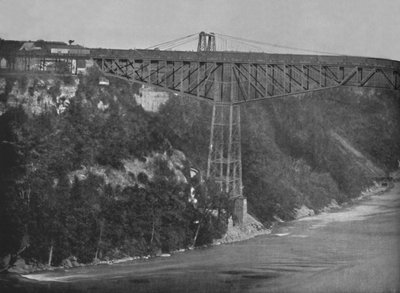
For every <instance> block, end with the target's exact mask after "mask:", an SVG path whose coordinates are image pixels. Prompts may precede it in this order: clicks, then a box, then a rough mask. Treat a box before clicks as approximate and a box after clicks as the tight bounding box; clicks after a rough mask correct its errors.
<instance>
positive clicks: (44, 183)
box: [0, 69, 400, 265]
mask: <svg viewBox="0 0 400 293" xmlns="http://www.w3.org/2000/svg"><path fill="white" fill-rule="evenodd" d="M99 76H100V73H99V72H98V71H96V70H95V69H93V70H91V71H90V72H89V75H86V76H80V77H79V78H73V77H63V78H60V77H55V76H50V77H46V78H42V77H37V76H36V77H35V76H29V77H27V76H20V77H18V78H10V77H7V78H3V79H2V80H1V79H0V81H1V83H2V84H0V89H1V90H0V215H1V220H2V221H1V224H0V239H1V246H0V257H1V258H2V259H3V260H5V261H4V262H7V261H6V260H8V263H12V262H13V260H15V259H16V256H17V255H18V254H19V255H20V256H22V257H23V258H25V259H26V260H28V261H30V262H31V263H34V262H37V263H48V264H52V265H58V264H61V263H62V262H63V260H65V259H66V258H69V257H71V256H75V257H77V259H78V261H79V262H85V263H89V262H92V261H93V260H98V259H111V258H116V257H124V256H128V255H129V256H140V255H148V254H153V255H154V254H158V253H160V252H170V251H173V250H177V249H180V248H186V247H190V246H192V245H203V244H207V243H211V241H212V239H213V238H216V237H220V236H221V235H222V234H223V233H224V232H225V230H226V225H227V218H228V217H229V215H230V211H231V204H232V203H231V202H229V200H227V197H228V195H226V194H223V193H220V192H219V191H218V189H217V188H216V186H214V185H213V184H212V183H211V182H207V183H203V184H200V186H199V182H198V181H196V182H193V180H192V179H191V178H190V176H189V168H190V167H196V168H198V169H200V170H201V173H203V174H205V171H206V166H207V155H208V153H207V152H208V143H209V137H210V126H211V109H212V105H211V104H209V103H207V102H202V101H198V100H195V99H190V98H186V97H176V96H171V98H170V99H169V101H168V102H167V103H166V104H165V105H163V106H162V107H161V108H160V111H159V112H158V113H147V112H145V111H144V110H143V108H142V107H141V106H140V105H137V104H136V103H135V100H134V99H133V95H134V94H137V93H138V86H137V85H132V84H129V83H127V82H125V81H122V80H119V79H110V86H106V87H102V86H99V84H98V81H99ZM399 101H400V95H399V94H398V93H395V92H394V91H388V90H378V89H361V88H340V89H331V90H326V91H320V92H317V93H313V94H307V95H297V96H293V97H287V98H282V99H272V100H268V101H264V102H257V103H249V104H246V105H244V106H243V107H242V108H241V114H242V158H243V162H242V163H243V184H244V195H245V196H246V197H247V198H248V203H249V212H250V213H251V214H252V215H254V216H256V217H257V218H258V219H259V220H261V221H262V222H263V223H264V224H266V225H269V224H270V223H271V222H273V221H275V220H277V219H278V218H280V219H283V220H290V219H293V218H294V217H295V216H296V210H297V209H300V208H302V207H304V206H305V207H308V208H310V209H313V210H314V211H316V212H318V211H319V210H321V209H322V208H323V207H324V206H326V205H328V204H329V203H331V201H332V200H335V201H337V202H339V203H342V202H345V201H347V200H349V199H350V198H352V197H355V196H358V195H359V194H360V192H361V191H362V190H363V189H365V188H367V187H368V186H370V185H372V184H373V181H374V180H376V179H377V178H382V177H385V176H387V174H388V172H390V171H393V170H394V169H396V168H397V166H398V160H399V159H400V132H399V131H398V130H399V129H400V104H399V103H400V102H399ZM191 186H197V188H196V197H197V203H195V202H194V201H193V198H191V196H190V189H191ZM213 210H218V211H220V213H219V214H218V215H215V213H213ZM224 211H225V212H224ZM13 258H14V259H13Z"/></svg>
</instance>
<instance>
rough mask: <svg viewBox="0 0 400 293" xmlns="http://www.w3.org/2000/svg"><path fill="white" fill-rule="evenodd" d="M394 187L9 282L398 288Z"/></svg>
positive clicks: (47, 287) (133, 287) (63, 288)
mask: <svg viewBox="0 0 400 293" xmlns="http://www.w3.org/2000/svg"><path fill="white" fill-rule="evenodd" d="M394 186H395V188H392V189H391V190H390V191H388V190H387V191H386V192H384V193H381V192H378V193H377V194H370V195H369V196H365V197H364V198H363V199H360V200H359V201H358V202H356V203H355V204H354V205H352V204H349V205H348V206H347V207H344V208H341V209H340V210H336V211H332V212H327V213H325V214H324V213H321V214H318V215H315V216H313V217H304V218H302V219H299V220H295V221H291V222H285V223H281V224H279V225H277V226H280V228H281V231H277V230H274V231H273V233H271V235H265V236H261V237H256V238H254V239H251V240H248V241H242V242H236V243H232V244H229V245H219V246H213V247H210V248H207V249H195V250H192V251H190V252H187V253H178V254H176V255H174V256H173V257H170V258H162V257H159V258H154V259H152V260H151V261H132V262H127V263H121V264H115V265H112V266H111V265H99V266H87V267H82V268H76V269H72V270H65V271H54V272H41V273H34V274H30V275H26V276H24V277H26V278H22V277H19V279H18V280H15V281H14V282H15V283H14V284H15V286H14V285H13V284H10V283H9V285H8V286H9V288H11V287H12V286H14V287H13V288H18V287H17V286H19V288H21V287H24V288H26V287H27V286H32V287H34V288H37V290H31V291H28V292H41V293H42V292H63V293H66V292H68V293H69V292H74V293H77V292H87V291H91V292H121V293H122V292H123V293H127V292H132V291H134V292H146V293H147V292H151V293H154V292H174V293H177V292H252V293H254V292H296V293H297V292H302V293H303V292H307V293H309V292H371V293H376V292H397V291H398V289H400V286H399V283H398V280H399V279H398V276H399V274H398V273H399V263H398V258H397V256H398V244H399V236H400V234H399V232H400V231H399V229H398V219H399V216H400V184H399V183H395V185H394ZM284 229H285V231H283V230H284ZM305 279H307V282H304V280H305ZM0 285H1V284H0ZM0 287H1V286H0ZM29 288H31V287H29ZM0 289H1V288H0ZM5 292H8V291H5ZM12 292H15V291H12ZM16 292H26V290H25V291H23V290H20V291H16Z"/></svg>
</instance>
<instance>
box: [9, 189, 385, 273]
mask: <svg viewBox="0 0 400 293" xmlns="http://www.w3.org/2000/svg"><path fill="white" fill-rule="evenodd" d="M385 183H387V182H385ZM392 187H393V183H391V182H389V183H387V184H384V182H381V183H378V182H377V183H376V184H375V185H374V186H372V187H370V188H368V189H367V190H365V191H364V192H362V193H361V194H360V196H359V197H357V198H355V199H352V200H351V201H350V202H346V203H344V204H343V205H338V204H337V203H336V202H334V201H332V202H331V203H330V204H329V205H328V206H327V207H325V208H323V209H322V210H320V211H318V212H317V213H316V214H314V211H313V210H311V209H308V208H307V207H301V208H299V209H297V210H295V211H294V212H295V213H296V219H297V220H298V219H302V218H310V219H312V218H313V217H314V216H318V215H321V214H322V215H323V214H329V213H331V212H333V211H338V210H340V209H343V208H346V207H349V206H351V205H354V204H357V203H359V202H361V201H363V200H367V199H368V198H370V197H371V196H373V195H379V194H381V193H383V192H386V191H388V190H390V189H391V188H392ZM287 223H289V222H287ZM282 225H283V226H284V225H286V223H285V222H284V221H282V220H280V219H278V218H277V219H276V222H275V223H273V225H271V227H269V228H266V227H264V225H262V224H261V223H260V222H259V221H257V220H256V219H255V218H254V217H252V216H251V215H247V217H246V221H245V223H244V225H243V226H241V227H240V226H234V225H233V222H232V220H229V222H228V230H227V233H226V234H225V235H224V236H223V237H222V238H221V239H216V240H214V241H213V243H212V244H211V246H217V245H221V244H227V243H235V242H240V241H244V240H249V239H252V238H254V237H257V236H262V235H269V234H271V233H273V234H274V235H275V234H277V235H278V236H281V234H282V235H284V234H285V233H280V232H282V231H281V230H282V229H281V228H280V226H282ZM278 231H280V232H278ZM188 250H192V249H180V250H178V251H174V252H171V254H158V255H155V256H150V255H147V256H136V257H132V256H126V257H124V258H120V259H110V260H96V261H94V262H92V263H89V264H81V263H78V262H76V259H75V261H74V260H72V261H66V262H64V265H63V266H57V267H54V266H47V265H42V264H39V265H32V264H26V263H25V261H24V260H23V259H19V260H17V262H16V265H15V266H14V267H12V268H11V269H9V272H10V273H17V274H20V275H24V276H27V275H29V274H32V273H46V272H52V271H68V270H70V269H74V268H79V267H91V266H97V265H113V264H121V263H131V262H143V261H148V260H152V259H155V258H159V257H163V258H165V257H169V256H171V255H176V254H181V253H183V252H185V251H188Z"/></svg>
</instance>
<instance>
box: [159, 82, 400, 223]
mask: <svg viewBox="0 0 400 293" xmlns="http://www.w3.org/2000/svg"><path fill="white" fill-rule="evenodd" d="M399 101H400V99H399V96H398V94H396V93H394V92H393V91H383V90H382V91H379V90H373V89H370V90H368V89H361V90H360V89H336V90H327V91H325V92H317V93H315V94H308V95H300V96H298V97H291V98H286V99H276V100H270V101H264V102H259V103H253V104H252V103H250V104H247V105H244V106H242V108H241V113H242V116H241V117H242V124H241V127H242V165H243V185H244V194H245V196H246V197H247V199H248V203H249V211H250V213H252V214H254V215H255V216H256V217H257V218H258V219H260V220H261V221H263V222H264V223H270V222H271V221H274V220H275V219H276V216H277V217H279V218H281V219H284V220H289V219H293V218H294V217H295V209H296V208H300V207H301V206H302V205H306V206H307V207H309V208H312V209H314V210H315V211H318V210H320V209H322V208H323V207H324V206H326V205H328V204H329V203H330V202H331V201H332V199H334V200H336V201H337V202H339V203H341V202H344V201H346V200H348V199H349V198H351V197H355V196H358V195H359V194H360V191H362V190H363V189H365V188H367V187H368V186H370V185H372V184H373V180H376V179H379V177H380V176H386V175H385V174H387V172H389V171H391V170H393V169H395V168H396V167H397V160H399V159H400V147H399V146H400V132H399V131H398V129H399V127H400V106H399ZM172 111H174V112H173V113H176V114H175V115H171V114H170V113H171V112H172ZM210 113H211V105H206V104H201V103H200V102H197V101H194V102H191V103H189V102H188V101H187V99H185V98H181V99H179V98H175V99H174V100H173V101H172V100H171V101H170V102H169V103H168V104H167V105H166V106H165V107H164V109H162V111H161V116H162V119H164V120H163V121H164V122H163V125H166V127H168V128H170V129H173V130H174V132H173V133H167V135H168V137H169V138H170V139H171V140H174V141H179V144H180V147H181V148H182V149H185V152H186V154H187V155H188V156H189V157H191V158H198V157H200V156H201V157H202V158H203V163H204V162H205V160H204V158H206V156H207V146H208V145H207V143H208V136H209V129H210V121H211V119H210ZM170 126H171V127H170ZM187 137H190V139H185V138H187ZM199 166H200V167H201V168H203V169H205V167H206V166H205V165H204V164H202V163H201V161H200V160H199Z"/></svg>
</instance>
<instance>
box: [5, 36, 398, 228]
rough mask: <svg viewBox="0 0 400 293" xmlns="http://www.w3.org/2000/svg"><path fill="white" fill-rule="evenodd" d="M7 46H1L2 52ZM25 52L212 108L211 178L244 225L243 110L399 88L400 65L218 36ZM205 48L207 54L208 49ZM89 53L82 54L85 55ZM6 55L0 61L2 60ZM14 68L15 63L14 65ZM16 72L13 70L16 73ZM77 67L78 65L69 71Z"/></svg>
mask: <svg viewBox="0 0 400 293" xmlns="http://www.w3.org/2000/svg"><path fill="white" fill-rule="evenodd" d="M0 49H1V48H0ZM65 50H66V51H65V52H62V53H59V52H58V53H52V51H43V50H42V51H30V52H23V51H19V52H17V53H16V54H15V56H14V57H10V55H5V58H8V59H7V60H8V61H9V63H10V64H12V58H14V59H15V58H20V59H21V58H22V59H23V60H25V61H24V62H22V63H23V64H28V66H25V70H31V67H30V66H29V64H30V63H29V61H30V60H32V59H35V60H39V61H38V62H39V64H43V66H39V67H38V69H36V70H44V69H43V68H45V67H46V66H45V64H46V61H47V62H48V61H49V60H51V61H52V62H60V61H61V62H66V63H67V64H72V63H73V61H75V62H77V60H83V59H92V60H93V61H94V62H95V64H96V65H97V66H98V67H99V68H100V69H101V71H102V72H103V73H105V74H106V75H111V76H116V77H119V78H123V79H126V80H128V81H131V82H138V83H141V84H145V85H149V86H152V87H155V88H159V89H161V90H164V91H168V92H172V93H174V94H176V95H180V96H189V97H192V98H199V99H203V100H206V101H210V102H212V103H213V113H212V121H211V134H210V144H209V155H208V161H207V177H211V178H213V179H214V180H215V181H216V182H217V183H219V184H220V186H221V189H222V190H224V191H226V192H228V193H230V195H231V198H232V199H233V200H235V211H234V214H235V215H236V217H237V219H238V222H239V223H242V222H243V221H244V219H245V216H246V200H245V197H244V196H243V185H242V164H241V142H240V141H241V134H240V131H241V130H240V105H241V104H243V103H249V102H255V101H260V100H264V99H271V98H279V97H284V96H291V95H298V94H303V93H309V92H314V91H320V90H325V89H331V88H336V87H370V88H380V89H387V90H393V91H398V90H400V62H399V61H394V60H387V59H378V58H367V57H355V56H340V55H338V56H334V55H332V56H330V55H329V56H328V55H326V56H321V55H291V54H269V53H254V52H232V51H218V52H217V51H213V50H215V39H214V36H213V34H205V33H203V32H202V33H200V35H199V45H198V50H199V51H197V52H194V51H163V50H158V49H154V50H142V49H137V50H119V49H89V51H88V50H84V53H85V54H78V53H79V52H81V51H82V50H81V51H79V50H75V51H71V50H69V51H68V49H65ZM202 50H203V51H202ZM82 52H83V51H82ZM2 53H4V52H2V51H1V50H0V59H1V57H2ZM11 67H12V66H11ZM11 67H10V68H11ZM71 67H72V66H71Z"/></svg>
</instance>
